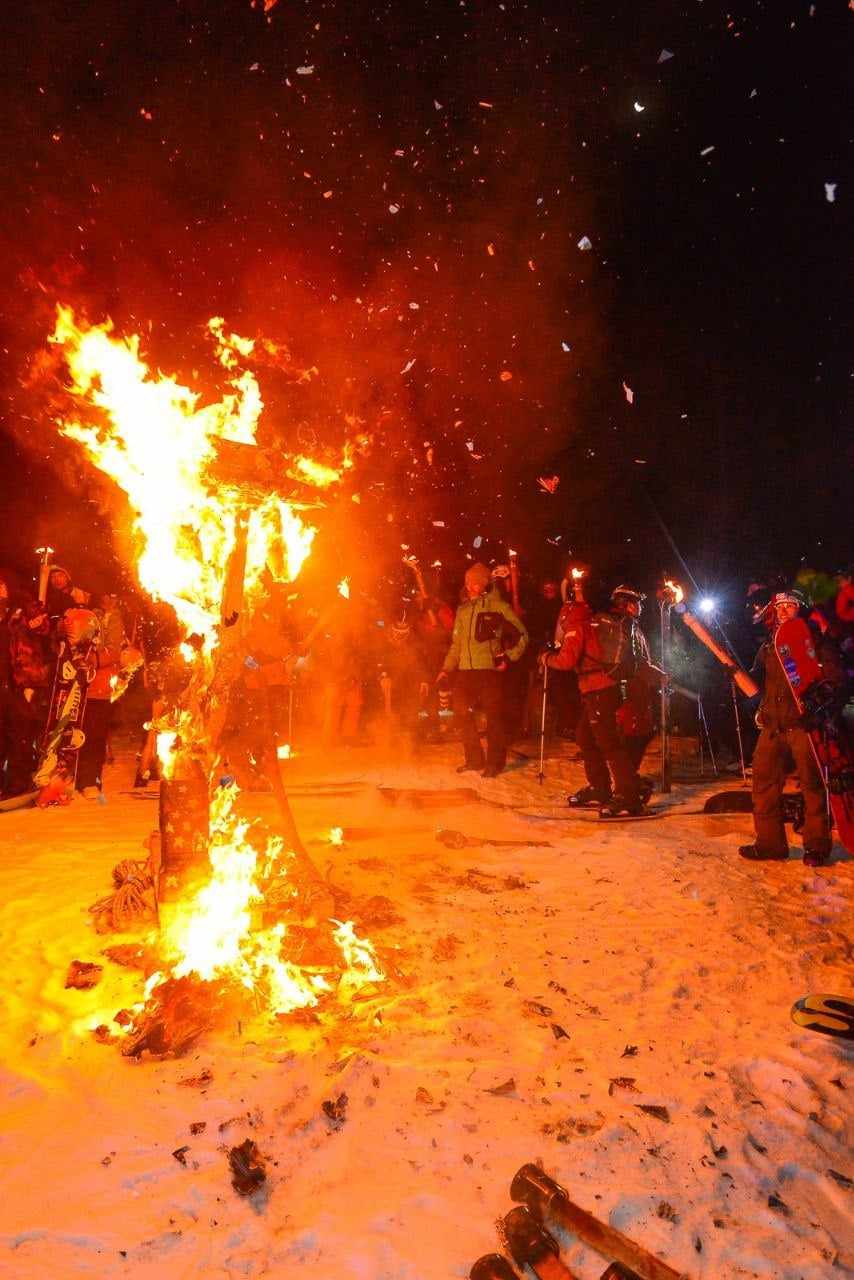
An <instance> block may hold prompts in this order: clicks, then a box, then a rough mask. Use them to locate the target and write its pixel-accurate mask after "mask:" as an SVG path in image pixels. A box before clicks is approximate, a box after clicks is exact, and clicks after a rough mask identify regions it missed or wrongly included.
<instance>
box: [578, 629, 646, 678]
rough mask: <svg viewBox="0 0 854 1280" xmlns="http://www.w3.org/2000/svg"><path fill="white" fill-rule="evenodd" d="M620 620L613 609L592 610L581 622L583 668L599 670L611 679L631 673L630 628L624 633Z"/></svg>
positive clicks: (627, 675) (633, 668)
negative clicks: (590, 616) (598, 611)
mask: <svg viewBox="0 0 854 1280" xmlns="http://www.w3.org/2000/svg"><path fill="white" fill-rule="evenodd" d="M624 622H625V619H624V618H623V617H622V616H618V615H617V614H614V613H596V614H594V615H593V617H592V618H591V619H590V620H589V621H588V622H587V623H585V626H584V656H583V658H582V663H581V665H582V667H583V669H584V670H586V671H595V670H599V671H602V672H604V674H605V675H607V676H610V677H611V678H612V679H614V680H628V679H630V678H631V677H632V676H633V675H634V674H635V667H636V665H637V664H636V660H635V654H634V646H633V645H632V642H631V629H629V633H628V634H627V632H626V628H625V626H624V625H623V624H624Z"/></svg>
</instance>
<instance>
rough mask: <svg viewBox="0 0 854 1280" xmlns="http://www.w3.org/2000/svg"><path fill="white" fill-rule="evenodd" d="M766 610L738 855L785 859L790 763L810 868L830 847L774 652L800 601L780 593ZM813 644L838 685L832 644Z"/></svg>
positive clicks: (810, 756)
mask: <svg viewBox="0 0 854 1280" xmlns="http://www.w3.org/2000/svg"><path fill="white" fill-rule="evenodd" d="M771 607H772V609H773V614H774V625H773V630H772V634H771V637H770V638H769V639H768V640H766V641H765V643H764V644H763V645H762V647H761V649H760V650H759V653H758V655H757V659H756V666H755V670H756V672H757V674H764V689H763V692H762V700H761V702H760V705H759V716H758V719H759V724H760V728H761V731H760V734H759V741H758V742H757V744H756V750H755V751H754V753H753V823H754V827H755V830H756V842H755V844H749V845H744V846H742V848H740V849H739V853H740V854H741V856H742V857H743V858H748V859H750V860H751V861H754V862H763V861H769V860H771V861H780V862H783V861H785V859H786V858H788V856H789V847H788V842H787V840H786V827H785V824H784V822H783V802H782V796H783V790H784V788H785V785H786V777H787V775H788V773H789V771H790V769H791V767H792V764H794V767H795V769H796V770H797V774H798V781H799V782H800V786H801V792H802V793H803V797H804V815H805V817H804V828H803V842H804V862H805V863H806V865H807V866H811V867H816V866H821V865H822V864H823V863H825V862H827V860H828V858H829V856H830V851H831V848H832V843H833V842H832V839H831V835H830V821H829V818H828V813H827V796H826V793H825V789H824V782H823V781H822V777H821V774H820V773H819V768H818V764H817V763H816V759H815V755H814V753H813V748H812V743H811V742H810V737H809V733H808V732H807V729H806V728H805V726H804V723H803V716H802V714H801V710H800V708H799V706H798V704H797V702H796V701H795V696H794V694H793V693H792V690H791V687H790V685H789V681H788V679H787V678H786V673H785V671H784V670H783V664H782V662H781V661H780V658H779V656H778V654H777V651H776V649H775V647H774V633H775V632H776V630H777V628H778V627H779V626H781V625H782V624H783V623H784V622H788V621H790V620H791V619H792V618H796V617H797V616H798V614H799V613H801V612H802V611H803V609H804V602H803V599H802V598H801V597H800V596H799V595H798V593H797V592H794V591H780V592H777V594H776V595H775V596H774V598H773V600H772V602H771ZM814 642H815V649H816V657H817V658H818V660H819V662H820V663H821V665H822V667H823V668H824V676H825V679H827V680H829V681H830V682H831V683H832V684H840V683H841V682H842V669H841V666H840V663H839V659H838V655H837V654H836V652H835V646H834V645H833V643H832V641H831V640H830V638H829V637H828V636H826V635H822V634H821V633H819V632H818V631H817V630H814Z"/></svg>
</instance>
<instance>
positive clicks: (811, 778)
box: [753, 728, 832, 854]
mask: <svg viewBox="0 0 854 1280" xmlns="http://www.w3.org/2000/svg"><path fill="white" fill-rule="evenodd" d="M792 759H794V762H795V768H796V769H797V772H798V781H799V783H800V784H801V791H802V793H803V797H804V815H805V821H804V831H803V841H804V848H805V849H806V850H807V852H809V853H820V854H826V853H830V850H831V847H832V840H831V837H830V824H829V822H828V817H827V796H826V793H825V790H824V783H823V782H822V779H821V774H820V773H819V771H818V765H817V764H816V762H815V756H814V755H813V749H812V743H811V742H810V740H809V734H808V733H807V732H806V730H805V729H798V728H794V729H783V730H776V729H763V730H762V732H761V733H760V735H759V741H758V742H757V744H756V750H755V751H754V753H753V822H754V825H755V827H756V844H757V847H758V848H759V849H761V850H762V852H763V853H779V854H783V853H786V852H787V851H788V847H789V846H788V842H787V840H786V827H785V825H784V823H783V806H782V799H781V797H782V795H783V788H784V787H785V785H786V774H787V773H788V771H789V768H790V766H791V762H792Z"/></svg>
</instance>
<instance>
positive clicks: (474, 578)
mask: <svg viewBox="0 0 854 1280" xmlns="http://www.w3.org/2000/svg"><path fill="white" fill-rule="evenodd" d="M465 594H466V596H467V597H468V598H467V599H466V600H465V601H464V603H463V604H461V605H460V607H459V608H458V609H457V614H456V617H455V619H454V630H453V633H452V635H451V647H450V649H449V650H448V652H447V655H446V657H445V662H444V665H443V668H442V671H441V672H440V674H439V682H440V683H444V682H445V681H446V680H447V679H448V678H449V675H450V673H451V672H452V671H455V672H456V673H457V674H456V678H455V683H454V714H455V718H456V717H459V720H460V722H461V725H462V738H463V750H464V752H465V761H464V763H463V764H461V765H460V766H459V768H458V769H457V773H465V772H467V771H468V770H472V771H479V772H480V771H482V773H483V776H484V777H485V778H495V777H497V775H498V774H499V773H501V771H502V769H503V768H504V765H505V763H506V760H507V736H506V727H505V723H504V672H506V670H507V666H508V663H509V662H517V661H518V660H519V658H521V656H522V654H523V653H524V652H525V649H526V647H527V644H528V633H527V631H526V630H525V626H524V624H523V623H522V621H521V620H520V619H519V618H518V617H517V615H516V614H515V613H514V612H513V610H512V608H511V607H510V605H509V604H508V603H507V601H506V600H505V599H504V598H503V596H502V594H501V592H500V590H499V589H498V588H497V587H496V586H495V585H494V584H492V582H491V578H490V573H489V570H488V569H487V567H486V565H485V564H479V563H478V564H473V565H471V567H470V568H469V569H467V570H466V576H465ZM478 708H479V709H480V710H481V711H483V713H484V714H485V716H486V759H485V760H484V756H483V747H482V746H481V742H480V735H479V733H478V729H477V724H476V722H475V711H476V710H477V709H478Z"/></svg>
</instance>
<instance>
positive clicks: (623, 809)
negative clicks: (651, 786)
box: [599, 795, 649, 819]
mask: <svg viewBox="0 0 854 1280" xmlns="http://www.w3.org/2000/svg"><path fill="white" fill-rule="evenodd" d="M647 813H649V809H647V807H646V804H645V803H644V800H643V799H642V797H641V796H640V795H639V796H638V798H637V800H624V799H623V797H622V796H611V799H610V800H606V801H605V803H604V804H603V805H601V806H600V809H599V817H600V818H605V819H608V818H642V817H644V815H645V814H647Z"/></svg>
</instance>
